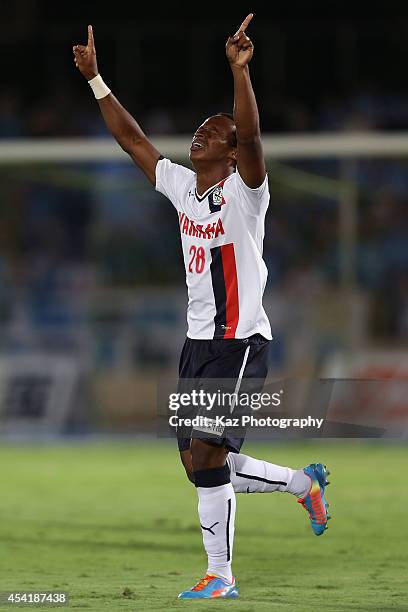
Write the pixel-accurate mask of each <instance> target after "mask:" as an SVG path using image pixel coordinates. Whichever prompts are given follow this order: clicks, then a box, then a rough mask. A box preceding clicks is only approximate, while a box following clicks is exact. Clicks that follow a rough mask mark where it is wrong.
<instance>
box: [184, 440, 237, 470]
mask: <svg viewBox="0 0 408 612" xmlns="http://www.w3.org/2000/svg"><path fill="white" fill-rule="evenodd" d="M227 455H228V451H227V450H226V449H225V448H223V447H219V446H212V445H210V444H208V443H206V442H202V441H201V440H198V439H193V440H192V442H191V458H192V467H193V471H194V472H195V471H198V470H207V469H211V468H216V467H222V466H223V465H225V462H226V459H227Z"/></svg>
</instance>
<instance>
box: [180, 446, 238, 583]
mask: <svg viewBox="0 0 408 612" xmlns="http://www.w3.org/2000/svg"><path fill="white" fill-rule="evenodd" d="M227 455H228V451H227V450H226V449H225V448H223V447H222V446H213V445H210V444H208V443H207V442H204V441H203V440H200V439H197V438H194V439H193V440H192V443H191V457H192V464H193V474H194V484H195V486H196V488H197V494H198V514H199V517H200V524H201V529H202V535H203V543H204V548H205V550H206V552H207V556H208V570H207V574H215V575H217V576H219V577H221V578H224V579H226V580H228V581H231V580H232V571H231V557H232V546H233V539H234V526H235V492H234V489H233V486H232V484H231V480H230V470H229V467H228V464H227V461H226V460H227Z"/></svg>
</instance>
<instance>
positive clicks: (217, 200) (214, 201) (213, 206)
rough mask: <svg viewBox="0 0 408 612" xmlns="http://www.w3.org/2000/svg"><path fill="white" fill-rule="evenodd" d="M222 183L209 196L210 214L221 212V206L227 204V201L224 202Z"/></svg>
mask: <svg viewBox="0 0 408 612" xmlns="http://www.w3.org/2000/svg"><path fill="white" fill-rule="evenodd" d="M223 184H224V183H222V184H221V185H218V187H216V188H215V189H214V190H213V191H212V192H211V193H210V194H209V195H208V202H209V205H210V212H211V213H214V212H219V211H220V210H221V206H222V205H223V204H225V200H224V196H223V193H222V187H223Z"/></svg>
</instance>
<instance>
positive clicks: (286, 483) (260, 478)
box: [227, 453, 310, 497]
mask: <svg viewBox="0 0 408 612" xmlns="http://www.w3.org/2000/svg"><path fill="white" fill-rule="evenodd" d="M227 462H228V465H229V468H230V473H231V483H232V486H233V487H234V491H235V492H236V493H273V492H274V491H281V492H284V493H292V494H293V495H296V496H297V497H304V496H305V495H307V494H308V492H309V489H310V478H309V476H307V475H306V474H305V473H304V472H303V470H292V469H291V468H289V467H282V466H280V465H275V464H274V463H268V461H262V460H260V459H254V458H253V457H248V456H247V455H242V454H241V453H239V454H237V453H229V455H228V459H227Z"/></svg>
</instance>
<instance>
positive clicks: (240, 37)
mask: <svg viewBox="0 0 408 612" xmlns="http://www.w3.org/2000/svg"><path fill="white" fill-rule="evenodd" d="M252 17H253V14H252V13H250V14H249V15H248V17H245V19H244V21H243V22H242V23H241V25H240V27H239V29H238V30H237V32H236V33H235V34H234V36H230V37H229V38H228V40H227V44H226V45H225V50H226V53H227V58H228V61H229V63H230V66H231V68H234V67H236V68H243V67H244V66H246V65H247V64H249V62H250V61H251V59H252V55H253V53H254V45H253V44H252V42H251V41H250V39H249V38H248V36H247V35H246V34H245V30H246V29H247V27H248V25H249V23H250V21H251V19H252Z"/></svg>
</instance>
